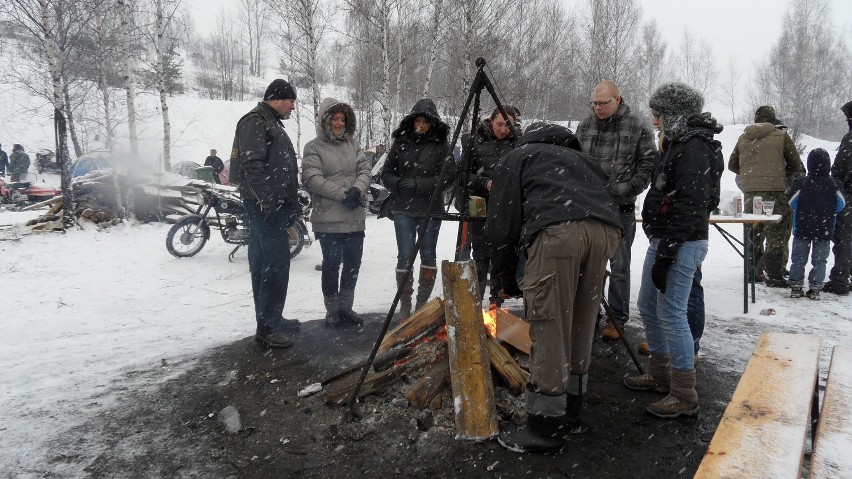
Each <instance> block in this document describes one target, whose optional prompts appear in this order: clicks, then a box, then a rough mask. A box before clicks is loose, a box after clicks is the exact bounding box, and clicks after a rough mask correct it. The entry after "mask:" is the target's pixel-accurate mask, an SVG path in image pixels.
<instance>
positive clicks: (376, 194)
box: [367, 153, 390, 215]
mask: <svg viewBox="0 0 852 479" xmlns="http://www.w3.org/2000/svg"><path fill="white" fill-rule="evenodd" d="M387 157H388V154H387V153H385V154H383V155H382V156H381V157H380V158H379V159H378V160H377V161H376V162H375V164H373V168H372V169H371V171H370V177H371V183H370V188H369V189H367V211H369V212H370V213H372V214H374V215H377V214H379V212H380V211H382V204H384V202H385V200H386V199H388V196H390V191H388V189H387V188H385V187H384V185H382V166H384V164H385V160H386V159H387Z"/></svg>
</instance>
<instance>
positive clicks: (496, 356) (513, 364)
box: [486, 335, 530, 393]
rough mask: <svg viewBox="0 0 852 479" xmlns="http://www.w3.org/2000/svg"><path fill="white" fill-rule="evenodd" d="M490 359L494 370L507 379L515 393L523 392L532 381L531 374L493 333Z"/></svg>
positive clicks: (490, 339) (489, 349) (489, 343)
mask: <svg viewBox="0 0 852 479" xmlns="http://www.w3.org/2000/svg"><path fill="white" fill-rule="evenodd" d="M486 344H487V346H488V359H489V361H491V366H492V367H494V370H495V371H497V373H498V374H499V375H500V377H502V378H503V379H504V380H505V381H506V385H508V386H509V389H511V390H512V391H513V392H515V393H520V392H523V391H524V389H526V387H527V383H529V382H530V374H529V373H528V372H526V371H524V370H523V369H521V367H520V366H518V363H517V361H515V359H514V358H513V357H512V355H511V354H509V351H506V348H504V347H503V346H501V345H500V343H499V342H497V340H496V339H494V338H493V337H492V336H491V335H489V336H488V342H487V343H486Z"/></svg>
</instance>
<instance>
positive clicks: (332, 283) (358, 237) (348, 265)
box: [316, 231, 364, 296]
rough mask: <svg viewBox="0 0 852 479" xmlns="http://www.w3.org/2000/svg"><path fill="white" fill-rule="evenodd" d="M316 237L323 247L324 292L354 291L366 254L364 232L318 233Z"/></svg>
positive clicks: (324, 293) (329, 294) (329, 293)
mask: <svg viewBox="0 0 852 479" xmlns="http://www.w3.org/2000/svg"><path fill="white" fill-rule="evenodd" d="M316 237H317V240H319V243H320V247H321V248H322V294H323V295H324V296H331V295H333V294H335V293H337V292H339V291H340V290H341V289H347V290H352V291H354V290H355V285H356V284H357V283H358V272H359V271H360V270H361V257H362V256H363V255H364V232H363V231H355V232H352V233H316ZM341 263H342V264H343V272H342V273H341V270H340V265H341ZM338 278H339V280H340V283H339V284H340V289H338Z"/></svg>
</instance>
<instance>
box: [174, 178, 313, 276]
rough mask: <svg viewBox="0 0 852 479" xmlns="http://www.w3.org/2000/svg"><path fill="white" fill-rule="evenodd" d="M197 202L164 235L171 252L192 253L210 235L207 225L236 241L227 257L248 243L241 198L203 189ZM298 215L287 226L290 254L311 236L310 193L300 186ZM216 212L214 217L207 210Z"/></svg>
mask: <svg viewBox="0 0 852 479" xmlns="http://www.w3.org/2000/svg"><path fill="white" fill-rule="evenodd" d="M198 202H199V206H198V209H197V210H196V211H195V214H190V215H186V216H184V217H182V218H181V219H179V220H178V221H177V222H176V223H175V224H174V225H172V227H171V228H170V229H169V232H168V234H167V235H166V249H167V250H168V251H169V253H171V254H172V256H176V257H178V258H186V257H190V256H194V255H196V254H198V252H199V251H201V249H202V248H204V245H205V244H207V240H208V239H210V227H211V226H212V227H215V228H218V229H219V232H220V233H221V235H222V240H224V241H225V243H228V244H235V245H237V246H236V247H235V248H234V249H233V250H232V251H231V253H230V254H229V255H228V261H232V262H233V260H234V255H235V254H236V252H237V250H239V249H240V247H241V246H244V245H247V244H248V222H247V221H246V210H245V207H244V206H243V203H242V201H240V200H239V198H237V197H236V196H235V195H230V194H223V193H221V192H216V191H213V190H202V191H201V193H199V195H198ZM299 205H300V207H301V216H300V217H299V218H297V219H296V222H295V223H294V224H293V226H291V227H290V228H289V229H288V230H287V235H288V237H289V240H290V258H291V259H292V258H295V257H296V256H298V255H299V253H301V252H302V249H303V248H304V247H306V246H310V245H311V236H310V234H309V233H308V227H307V225H306V224H305V221H307V218H308V216H309V215H310V208H311V198H310V195H309V194H308V193H307V192H305V191H303V190H301V189H300V190H299ZM211 212H213V213H214V214H215V218H213V217H211V216H210V213H211Z"/></svg>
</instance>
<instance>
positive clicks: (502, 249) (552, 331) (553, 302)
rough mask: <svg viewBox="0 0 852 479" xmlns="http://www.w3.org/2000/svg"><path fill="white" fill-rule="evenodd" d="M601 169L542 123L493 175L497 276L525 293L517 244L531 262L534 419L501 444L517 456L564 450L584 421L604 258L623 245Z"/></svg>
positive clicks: (566, 135) (573, 141)
mask: <svg viewBox="0 0 852 479" xmlns="http://www.w3.org/2000/svg"><path fill="white" fill-rule="evenodd" d="M606 184H607V179H606V175H605V174H604V172H603V170H601V168H600V166H598V164H597V162H596V161H595V160H594V159H593V158H591V157H590V156H588V155H586V154H583V153H581V152H580V143H579V142H578V141H577V138H576V137H575V136H574V135H573V134H572V133H571V131H570V130H568V129H567V128H565V127H562V126H558V125H549V124H546V123H535V124H533V125H530V127H529V128H528V129H527V131H526V132H525V133H524V135H523V136H521V138H520V141H519V142H518V148H517V149H515V150H514V151H513V152H511V153H509V154H508V155H507V156H506V157H504V158H503V159H502V160H501V161H500V163H499V164H498V165H497V167H496V168H495V170H494V177H493V185H492V189H491V197H490V199H489V201H488V220H487V223H486V238H487V240H488V244H489V245H490V246H491V251H492V258H493V261H494V273H495V276H497V278H498V280H499V281H500V284H501V285H502V286H503V288H504V290H505V291H506V292H507V293H510V294H516V293H518V292H519V291H518V286H517V283H516V280H515V267H516V265H517V253H516V252H517V247H518V245H519V244H520V245H521V246H522V247H523V248H526V250H527V254H528V259H527V263H526V269H525V272H524V279H523V281H522V284H521V286H520V288H521V289H522V290H523V293H524V308H525V310H526V320H527V321H529V323H530V339H531V341H532V348H531V350H530V385H529V386H528V389H527V392H526V399H527V406H526V407H527V412H528V422H527V425H526V427H525V428H524V429H522V430H520V431H516V432H511V433H504V434H502V435H501V436H500V437H499V438H498V440H499V441H500V444H502V445H503V446H505V447H506V448H508V449H510V450H512V451H516V452H536V451H538V452H552V451H558V450H560V449H561V448H562V445H563V442H562V436H563V435H564V434H565V433H566V432H567V429H566V428H576V427H582V424H581V418H580V414H581V411H582V409H583V393H584V392H585V389H586V382H587V373H588V370H589V364H590V362H591V359H592V357H591V350H592V349H591V348H592V339H593V336H594V331H595V320H596V317H597V311H598V308H599V307H600V303H601V298H602V295H603V285H604V273H605V272H606V264H607V261H609V259H610V258H611V257H612V256H613V255H614V254H615V251H616V248H617V247H618V243H619V241H620V239H621V233H622V232H621V221H619V218H618V209H617V207H616V206H615V204H614V203H613V201H612V198H611V197H610V195H609V193H607V190H606Z"/></svg>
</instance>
